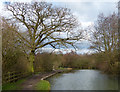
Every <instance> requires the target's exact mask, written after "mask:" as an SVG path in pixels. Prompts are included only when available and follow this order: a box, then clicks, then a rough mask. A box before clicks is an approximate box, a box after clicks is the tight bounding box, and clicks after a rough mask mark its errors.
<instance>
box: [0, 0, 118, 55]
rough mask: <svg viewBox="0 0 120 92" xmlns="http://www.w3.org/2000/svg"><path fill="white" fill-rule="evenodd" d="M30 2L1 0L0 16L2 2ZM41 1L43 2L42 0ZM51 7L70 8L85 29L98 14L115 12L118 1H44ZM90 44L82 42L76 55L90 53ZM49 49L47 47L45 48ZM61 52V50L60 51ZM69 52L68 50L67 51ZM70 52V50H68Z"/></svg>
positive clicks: (92, 22) (92, 23) (29, 0)
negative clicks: (50, 4)
mask: <svg viewBox="0 0 120 92" xmlns="http://www.w3.org/2000/svg"><path fill="white" fill-rule="evenodd" d="M6 1H10V2H31V1H32V0H1V2H0V14H1V15H3V14H4V13H3V12H4V11H3V10H2V8H3V6H4V5H3V2H6ZM33 1H39V0H33ZM42 1H43V0H42ZM46 1H49V2H51V3H53V5H55V6H58V7H67V8H70V9H71V11H72V12H73V14H74V15H75V16H76V17H77V19H78V20H79V22H80V23H81V24H82V27H83V28H87V26H90V25H94V22H95V21H96V20H97V16H98V14H99V13H104V14H105V15H106V16H107V15H109V14H111V13H113V12H117V11H118V9H117V2H118V1H119V0H46ZM89 46H90V43H89V42H87V41H82V44H80V50H78V51H77V52H78V53H87V52H91V51H90V50H89V49H88V48H89ZM47 48H48V49H50V48H49V47H47ZM62 50H63V49H62ZM67 50H68V51H69V49H67ZM70 50H71V49H70Z"/></svg>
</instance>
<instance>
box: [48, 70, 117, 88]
mask: <svg viewBox="0 0 120 92" xmlns="http://www.w3.org/2000/svg"><path fill="white" fill-rule="evenodd" d="M47 80H48V81H49V82H50V84H51V90H118V80H117V78H115V77H112V76H108V75H106V74H103V73H101V72H100V71H98V70H75V71H73V72H70V73H63V74H57V75H54V76H52V77H50V78H48V79H47Z"/></svg>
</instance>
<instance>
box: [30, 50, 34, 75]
mask: <svg viewBox="0 0 120 92" xmlns="http://www.w3.org/2000/svg"><path fill="white" fill-rule="evenodd" d="M29 61H30V66H31V72H32V73H34V61H35V53H34V51H33V50H31V52H30V56H29Z"/></svg>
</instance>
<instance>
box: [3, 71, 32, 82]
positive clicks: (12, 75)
mask: <svg viewBox="0 0 120 92" xmlns="http://www.w3.org/2000/svg"><path fill="white" fill-rule="evenodd" d="M29 75H30V73H28V72H16V71H14V72H7V73H5V74H3V75H2V83H3V84H6V83H12V82H16V81H17V80H19V79H21V78H24V77H27V76H29Z"/></svg>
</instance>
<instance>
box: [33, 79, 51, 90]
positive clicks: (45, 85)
mask: <svg viewBox="0 0 120 92" xmlns="http://www.w3.org/2000/svg"><path fill="white" fill-rule="evenodd" d="M35 90H50V83H49V82H48V81H46V80H40V82H38V83H37V84H36V86H35Z"/></svg>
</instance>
